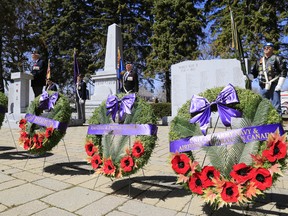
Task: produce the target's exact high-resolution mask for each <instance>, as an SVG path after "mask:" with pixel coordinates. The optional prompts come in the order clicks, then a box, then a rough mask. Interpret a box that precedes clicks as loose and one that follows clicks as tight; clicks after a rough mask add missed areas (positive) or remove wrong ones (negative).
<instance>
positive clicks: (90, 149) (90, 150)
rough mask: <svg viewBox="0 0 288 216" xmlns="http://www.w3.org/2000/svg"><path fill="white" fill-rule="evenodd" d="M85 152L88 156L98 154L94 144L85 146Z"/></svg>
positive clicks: (89, 143) (90, 143)
mask: <svg viewBox="0 0 288 216" xmlns="http://www.w3.org/2000/svg"><path fill="white" fill-rule="evenodd" d="M85 151H86V154H87V155H88V156H92V155H93V154H94V153H95V152H96V147H95V146H94V144H93V143H92V142H88V143H86V144H85Z"/></svg>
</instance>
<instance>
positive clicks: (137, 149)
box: [132, 140, 144, 158]
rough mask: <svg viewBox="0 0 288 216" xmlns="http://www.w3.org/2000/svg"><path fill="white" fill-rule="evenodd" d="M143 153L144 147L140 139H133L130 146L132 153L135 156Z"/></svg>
mask: <svg viewBox="0 0 288 216" xmlns="http://www.w3.org/2000/svg"><path fill="white" fill-rule="evenodd" d="M143 154H144V147H143V144H142V142H141V141H140V140H137V141H135V142H134V145H133V148H132V155H133V156H134V157H136V158H139V157H141V156H142V155H143Z"/></svg>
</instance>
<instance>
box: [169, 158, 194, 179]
mask: <svg viewBox="0 0 288 216" xmlns="http://www.w3.org/2000/svg"><path fill="white" fill-rule="evenodd" d="M171 163H172V169H173V170H174V171H175V172H176V173H178V174H183V175H184V174H186V173H187V172H188V171H189V170H190V158H189V157H188V156H187V155H186V154H175V155H174V157H173V158H172V160H171Z"/></svg>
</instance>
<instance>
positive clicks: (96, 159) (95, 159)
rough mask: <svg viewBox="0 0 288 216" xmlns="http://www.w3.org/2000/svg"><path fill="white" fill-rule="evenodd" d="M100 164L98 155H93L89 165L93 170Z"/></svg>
mask: <svg viewBox="0 0 288 216" xmlns="http://www.w3.org/2000/svg"><path fill="white" fill-rule="evenodd" d="M101 164H102V160H101V157H100V155H99V154H94V155H93V157H92V158H91V165H92V167H93V169H97V168H98V167H99V166H100V165H101Z"/></svg>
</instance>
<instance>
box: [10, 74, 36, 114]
mask: <svg viewBox="0 0 288 216" xmlns="http://www.w3.org/2000/svg"><path fill="white" fill-rule="evenodd" d="M11 79H12V80H14V83H13V84H12V85H11V86H10V88H9V98H8V112H9V113H14V114H20V113H25V112H26V109H27V107H28V106H29V95H30V91H31V87H30V80H32V79H33V76H32V75H31V74H27V73H22V72H15V73H11Z"/></svg>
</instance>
